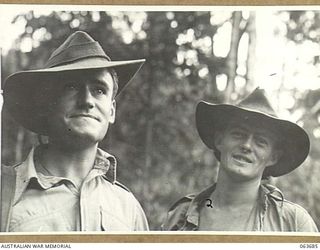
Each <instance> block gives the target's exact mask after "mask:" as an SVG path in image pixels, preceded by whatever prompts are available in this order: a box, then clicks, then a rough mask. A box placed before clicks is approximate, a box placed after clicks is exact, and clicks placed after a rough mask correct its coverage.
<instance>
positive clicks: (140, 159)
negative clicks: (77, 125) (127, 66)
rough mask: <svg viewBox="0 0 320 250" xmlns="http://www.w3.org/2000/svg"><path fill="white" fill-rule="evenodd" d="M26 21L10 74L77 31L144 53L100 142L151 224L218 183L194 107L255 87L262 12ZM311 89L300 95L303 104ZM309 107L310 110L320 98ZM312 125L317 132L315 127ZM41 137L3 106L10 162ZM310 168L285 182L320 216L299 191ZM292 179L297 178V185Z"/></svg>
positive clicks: (37, 61) (5, 155)
mask: <svg viewBox="0 0 320 250" xmlns="http://www.w3.org/2000/svg"><path fill="white" fill-rule="evenodd" d="M286 14H288V15H290V14H291V12H286ZM280 19H281V18H280ZM311 19H312V18H311ZM21 20H22V21H24V23H25V32H24V33H23V34H21V35H20V36H19V37H18V38H17V40H16V42H15V44H14V46H13V48H12V49H11V50H10V51H9V52H8V54H7V55H6V56H4V57H3V61H4V63H3V65H2V66H3V68H2V70H3V78H4V77H6V76H8V75H9V74H10V73H13V72H16V71H18V70H23V69H31V68H39V67H41V66H42V65H44V63H45V61H46V60H47V58H48V57H49V55H50V54H51V53H52V51H53V50H54V49H55V48H57V47H58V46H59V45H60V44H61V43H62V42H63V41H64V40H65V39H66V37H67V36H68V35H69V34H70V33H72V32H73V31H76V30H84V31H87V32H88V33H89V34H90V35H91V36H93V37H94V38H95V39H96V40H99V42H100V44H101V45H102V47H103V48H104V49H105V51H106V52H107V54H108V55H109V56H110V57H111V58H112V59H113V60H129V59H137V58H146V60H147V61H146V63H145V65H144V66H143V68H142V70H141V71H140V72H139V74H137V76H136V78H135V79H134V81H133V82H132V83H130V86H129V87H128V88H126V90H125V91H124V92H123V93H122V94H121V95H120V96H119V97H118V98H117V114H116V115H117V118H116V124H115V125H114V126H111V128H110V131H109V133H108V136H107V137H108V138H107V139H106V140H104V141H103V142H102V143H101V145H100V146H101V147H102V148H103V149H105V150H107V151H108V152H110V153H113V154H115V155H116V157H117V158H118V164H119V166H118V176H119V179H120V181H121V182H123V183H125V184H126V185H128V186H129V188H130V189H131V190H132V191H133V193H134V194H135V195H136V196H137V198H138V200H140V201H141V203H142V205H143V207H144V209H145V210H146V214H147V217H148V218H149V222H150V226H151V229H155V230H157V229H159V227H160V225H161V222H162V221H163V220H164V218H165V216H166V212H167V210H168V208H169V207H170V206H171V205H172V204H173V203H174V202H175V201H176V200H177V199H178V198H180V197H182V196H184V195H185V194H187V193H191V192H197V191H200V190H201V189H203V188H205V187H206V186H208V185H209V184H210V183H212V182H214V181H215V178H216V173H217V171H218V163H217V161H216V160H215V158H214V156H213V154H212V152H211V151H210V150H208V148H206V147H205V145H204V144H203V143H202V141H201V139H200V138H199V136H198V134H197V131H196V128H195V121H194V112H195V106H196V104H197V102H198V101H199V100H201V99H204V100H207V101H211V102H215V103H221V102H229V103H235V102H237V101H238V100H239V99H241V98H242V97H244V96H245V95H246V94H247V93H248V92H251V91H252V90H253V88H254V87H255V86H256V80H255V78H256V71H255V63H256V61H255V60H256V58H257V54H256V47H257V33H256V13H255V12H246V11H234V12H233V11H224V12H221V11H214V12H210V11H201V12H181V11H179V12H172V11H166V12H164V11H163V12H94V11H92V12H89V11H59V12H52V13H50V14H49V15H39V14H37V13H35V12H32V11H31V12H27V13H25V14H20V15H18V16H17V17H16V18H15V20H14V22H18V21H21ZM288 20H289V19H287V20H284V21H283V23H285V22H286V21H288ZM312 20H313V19H312ZM300 22H301V21H297V23H299V24H300ZM288 39H289V38H288ZM294 43H296V41H294ZM304 94H305V93H301V92H299V91H296V95H297V96H299V97H300V99H301V100H303V99H302V98H303V97H305V95H304ZM308 98H311V97H308ZM315 99H316V98H315V97H314V99H313V100H315ZM304 105H306V104H305V103H304V102H303V101H302V102H300V103H299V102H296V106H294V107H292V109H291V110H289V111H288V112H293V110H296V109H298V110H299V109H307V108H306V107H304ZM308 105H310V107H313V105H314V102H312V101H310V103H309V104H308ZM310 107H309V106H308V108H310ZM317 122H318V121H316V124H318V123H317ZM305 126H306V127H307V126H310V129H312V128H314V126H315V123H312V124H311V123H310V124H309V125H307V124H306V123H305ZM317 126H318V125H317ZM36 142H37V137H36V135H34V134H33V133H31V132H28V131H26V130H24V129H23V128H22V127H21V126H19V125H18V124H16V123H15V122H14V121H13V120H12V119H11V117H10V115H9V114H7V112H6V111H5V110H4V111H3V126H2V162H3V163H5V164H14V163H16V162H19V161H21V160H23V158H24V157H25V156H26V154H27V152H28V150H29V149H30V148H31V146H32V145H33V144H34V143H36ZM315 155H317V152H316V153H315ZM306 165H307V166H306V167H304V168H303V169H308V171H305V170H304V171H302V172H301V173H300V172H299V173H300V175H299V174H297V176H299V178H300V179H299V181H297V180H296V177H290V178H288V181H287V178H279V184H280V185H281V186H282V189H283V191H284V193H285V194H286V193H287V191H288V192H289V197H291V200H293V201H296V202H298V201H299V202H300V204H301V205H303V206H306V204H307V207H308V210H309V211H311V212H312V214H313V215H314V218H319V216H318V215H319V213H320V211H319V209H318V208H317V207H316V204H317V203H316V199H317V198H316V196H315V195H311V196H310V197H309V198H308V199H306V198H305V197H304V196H303V195H304V194H305V190H303V189H302V188H301V187H303V186H304V185H305V184H304V181H310V178H315V177H313V176H314V175H312V174H313V173H316V170H315V168H314V167H312V168H311V167H310V166H311V165H310V159H308V162H307V163H306ZM308 178H309V179H308ZM280 180H281V181H280ZM276 181H277V180H275V181H274V182H276ZM313 181H314V184H313V185H316V180H315V179H314V180H313ZM292 183H298V185H296V189H293V188H292V185H293V184H292ZM309 183H310V182H309ZM318 186H319V185H318ZM318 186H317V187H318ZM314 190H317V189H314ZM316 216H318V217H316Z"/></svg>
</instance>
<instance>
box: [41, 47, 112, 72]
mask: <svg viewBox="0 0 320 250" xmlns="http://www.w3.org/2000/svg"><path fill="white" fill-rule="evenodd" d="M90 57H104V58H106V59H107V60H108V61H110V58H109V57H108V56H107V55H106V54H105V52H104V51H103V49H102V48H101V46H100V45H99V43H98V42H90V43H85V44H79V45H73V46H71V47H68V48H67V49H65V50H62V51H61V52H60V53H59V54H56V55H54V56H53V57H51V58H49V60H48V62H47V63H46V65H45V66H44V68H52V67H56V66H59V65H63V64H66V63H70V62H73V61H76V60H79V59H84V58H90Z"/></svg>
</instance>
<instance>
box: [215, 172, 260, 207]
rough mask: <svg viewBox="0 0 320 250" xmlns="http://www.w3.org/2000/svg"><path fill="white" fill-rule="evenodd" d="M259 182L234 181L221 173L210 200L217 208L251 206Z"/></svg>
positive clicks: (254, 200)
mask: <svg viewBox="0 0 320 250" xmlns="http://www.w3.org/2000/svg"><path fill="white" fill-rule="evenodd" d="M259 186H260V180H243V181H240V180H234V179H232V178H230V177H229V176H228V175H227V174H226V173H224V172H223V171H221V172H220V173H219V176H218V180H217V186H216V190H215V191H214V193H213V194H212V197H211V198H212V199H213V200H214V203H215V204H216V205H217V206H220V207H230V208H235V207H239V206H252V204H254V203H255V202H256V201H257V198H258V194H259Z"/></svg>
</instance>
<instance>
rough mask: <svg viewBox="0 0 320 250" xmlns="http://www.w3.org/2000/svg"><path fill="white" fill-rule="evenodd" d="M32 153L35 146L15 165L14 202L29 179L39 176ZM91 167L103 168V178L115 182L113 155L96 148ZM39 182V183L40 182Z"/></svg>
mask: <svg viewBox="0 0 320 250" xmlns="http://www.w3.org/2000/svg"><path fill="white" fill-rule="evenodd" d="M34 155H35V148H32V149H31V151H30V153H29V154H28V156H27V158H26V160H25V161H24V162H23V163H21V164H19V165H17V166H16V167H15V168H16V173H17V182H16V191H15V196H14V203H16V202H17V201H18V200H19V199H20V197H21V195H22V193H23V192H24V191H25V190H26V188H27V186H28V184H29V183H30V181H31V179H36V180H39V176H38V174H37V172H36V168H35V164H34V162H35V161H34V160H35V157H34ZM93 168H95V169H102V170H104V172H105V174H104V176H105V178H106V179H107V180H108V181H110V182H111V183H112V184H114V183H115V182H116V168H117V160H116V158H115V157H114V156H113V155H111V154H109V153H107V152H105V151H103V150H102V149H100V148H98V149H97V153H96V158H95V161H94V166H93ZM39 184H40V185H41V183H39Z"/></svg>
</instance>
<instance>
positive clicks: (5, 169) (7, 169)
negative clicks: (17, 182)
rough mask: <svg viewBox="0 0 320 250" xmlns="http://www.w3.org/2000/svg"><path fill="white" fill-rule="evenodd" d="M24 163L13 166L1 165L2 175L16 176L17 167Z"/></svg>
mask: <svg viewBox="0 0 320 250" xmlns="http://www.w3.org/2000/svg"><path fill="white" fill-rule="evenodd" d="M21 164H22V162H20V163H18V164H15V165H12V166H8V165H1V175H2V176H4V175H6V176H15V175H16V171H15V169H16V167H18V166H20V165H21Z"/></svg>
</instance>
